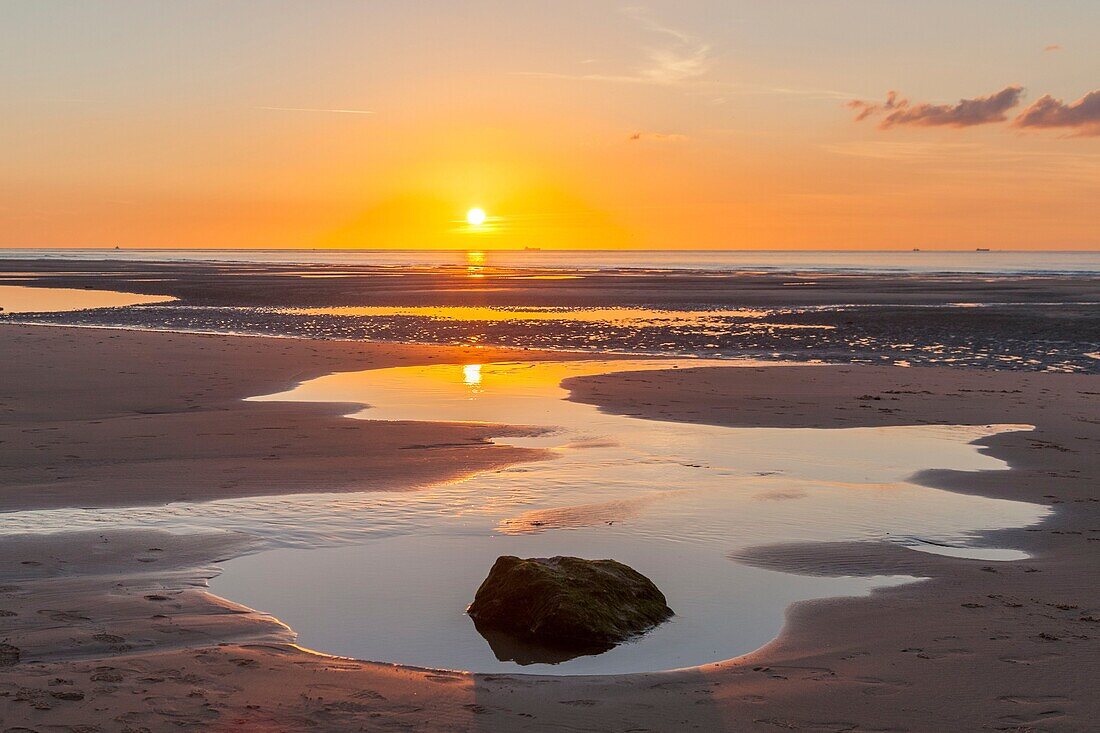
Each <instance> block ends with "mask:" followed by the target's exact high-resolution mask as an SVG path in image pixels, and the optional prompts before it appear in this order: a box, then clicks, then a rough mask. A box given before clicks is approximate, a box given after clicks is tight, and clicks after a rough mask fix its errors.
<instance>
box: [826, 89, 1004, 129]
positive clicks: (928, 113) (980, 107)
mask: <svg viewBox="0 0 1100 733" xmlns="http://www.w3.org/2000/svg"><path fill="white" fill-rule="evenodd" d="M1023 93H1024V89H1023V87H1020V86H1008V87H1005V88H1004V89H1002V90H1001V91H999V92H996V93H994V94H990V95H989V96H986V97H975V98H974V99H961V100H959V102H958V104H929V103H927V102H921V103H920V104H913V103H911V102H910V101H909V100H908V99H902V98H900V97H899V96H898V94H897V92H893V91H891V92H890V93H889V94H887V96H886V101H885V102H883V103H881V104H880V103H875V102H865V101H863V100H860V99H855V100H852V101H851V102H848V104H847V106H848V108H849V109H852V110H855V112H856V117H855V119H856V121H857V122H862V121H863V120H866V119H868V118H869V117H877V116H881V117H882V119H881V120H880V121H879V127H880V128H882V129H884V130H886V129H889V128H891V127H899V126H907V125H911V126H916V127H973V126H975V125H987V124H990V123H993V122H1004V121H1005V120H1007V119H1008V117H1007V115H1006V113H1007V112H1008V111H1009V110H1010V109H1012V108H1013V107H1015V106H1016V105H1017V104H1019V103H1020V99H1021V97H1022V96H1023Z"/></svg>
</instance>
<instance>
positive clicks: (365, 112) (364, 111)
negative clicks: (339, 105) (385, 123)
mask: <svg viewBox="0 0 1100 733" xmlns="http://www.w3.org/2000/svg"><path fill="white" fill-rule="evenodd" d="M256 109H268V110H274V111H276V112H330V113H332V114H341V115H372V114H374V112H372V111H370V110H369V109H323V108H317V107H257V108H256Z"/></svg>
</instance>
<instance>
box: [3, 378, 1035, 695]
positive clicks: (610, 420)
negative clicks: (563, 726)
mask: <svg viewBox="0 0 1100 733" xmlns="http://www.w3.org/2000/svg"><path fill="white" fill-rule="evenodd" d="M708 363H714V362H706V361H702V360H680V361H672V360H669V361H663V362H655V361H653V360H647V361H626V360H624V361H612V362H608V361H580V362H543V363H503V364H466V365H446V366H433V367H409V368H393V369H379V370H372V371H365V372H355V373H344V374H334V375H330V376H327V377H322V378H320V379H315V380H312V381H310V382H307V383H305V384H302V385H300V386H299V387H298V388H296V389H294V390H291V391H290V392H286V393H282V394H278V395H270V396H266V397H261V398H256V399H263V400H306V401H335V402H342V403H348V402H357V403H361V404H366V405H370V407H365V408H363V409H362V410H360V411H358V412H356V413H355V414H354V415H353V417H356V418H364V419H376V420H437V421H463V422H479V423H498V424H510V425H527V426H531V430H530V431H529V432H530V435H528V436H526V437H507V438H500V439H498V441H497V442H503V443H509V444H515V445H524V446H534V447H543V448H549V449H551V450H552V452H553V453H552V455H553V457H552V458H551V459H549V460H543V461H536V462H533V463H527V464H521V465H517V466H512V467H510V468H507V469H504V470H501V471H497V472H490V473H483V474H479V475H477V476H474V477H472V478H469V479H466V480H463V481H457V482H451V483H445V484H441V485H437V486H433V487H431V488H428V489H425V490H422V491H416V492H385V491H383V492H360V493H342V494H308V495H292V496H276V497H251V498H243V499H231V500H221V501H211V502H202V503H179V504H171V505H168V506H165V507H142V508H128V509H117V508H113V509H90V510H89V509H65V510H51V511H33V512H16V513H11V514H7V515H0V533H6V534H10V533H16V532H27V531H32V532H59V531H65V530H73V529H81V528H101V527H103V526H108V525H109V526H112V527H118V526H133V527H144V528H161V529H167V530H172V531H186V530H192V529H206V530H208V529H222V530H232V531H240V532H246V533H248V534H250V535H253V536H255V537H257V538H259V539H260V541H261V547H262V548H266V549H262V550H261V551H259V552H257V553H256V554H253V555H250V556H246V557H242V558H237V559H234V560H230V561H228V562H226V563H224V565H223V567H224V572H223V574H222V575H220V576H219V577H216V578H214V579H213V580H212V581H211V590H212V591H213V592H214V593H216V594H218V595H220V596H223V597H226V598H229V599H231V600H233V601H237V602H240V603H243V604H245V605H248V606H250V607H252V608H255V609H258V610H260V611H264V612H267V613H271V614H272V615H274V616H276V617H278V618H279V619H281V620H282V621H283V622H285V623H286V624H288V625H289V626H290V627H291V628H292V629H294V630H295V631H296V632H297V633H298V634H299V643H301V644H302V645H303V646H306V647H310V648H313V649H316V650H318V651H323V652H328V653H332V654H338V655H344V656H352V657H358V658H363V659H371V660H378V661H390V662H399V663H405V664H412V665H418V666H426V667H443V668H452V669H466V670H474V671H480V672H489V671H507V670H511V671H519V670H523V671H531V672H538V673H543V674H589V673H619V672H639V671H651V670H660V669H671V668H677V667H684V666H691V665H697V664H703V663H706V662H712V661H717V660H722V659H728V658H730V657H733V656H737V655H739V654H742V653H745V652H749V651H752V650H754V649H756V648H758V647H760V646H761V645H762V644H764V643H766V642H767V641H768V640H770V639H771V638H773V637H774V636H775V635H776V634H777V633H778V631H779V630H780V628H781V626H782V621H783V614H784V609H785V608H786V607H787V606H789V605H790V604H791V603H792V602H795V601H798V600H804V599H810V598H820V597H826V596H837V595H859V594H863V593H867V592H870V591H871V590H872V589H873V588H876V587H882V586H885V585H889V584H894V583H899V582H906V581H910V580H912V579H910V578H898V577H892V578H887V577H877V578H822V577H800V576H795V575H790V574H786V573H779V572H775V571H771V570H762V569H758V568H752V567H748V566H745V565H741V564H739V563H737V562H734V561H732V560H730V559H728V555H729V554H730V553H732V552H735V551H737V550H741V549H744V548H746V547H751V546H756V545H764V544H775V543H785V542H796V541H798V542H802V541H837V540H887V541H892V542H896V543H899V544H901V545H903V546H906V547H910V548H912V549H913V550H914V551H932V552H939V553H942V554H955V555H960V556H973V557H975V558H979V559H982V560H984V561H996V560H1009V559H1017V558H1018V557H1019V556H1021V553H1019V552H1018V551H1015V550H1011V549H1008V548H974V547H970V545H971V544H972V543H973V542H974V541H975V540H976V539H977V536H978V533H980V532H981V531H982V530H988V529H996V528H1001V527H1009V526H1024V525H1027V524H1031V523H1033V522H1035V521H1038V520H1039V519H1040V518H1041V517H1042V516H1043V515H1044V514H1045V513H1046V510H1045V509H1044V508H1042V507H1039V506H1036V505H1032V504H1024V503H1019V502H1011V501H1002V500H993V499H988V498H982V497H974V496H965V495H961V494H953V493H950V492H945V491H939V490H936V489H929V488H925V487H921V486H917V485H915V484H912V483H908V482H907V480H906V479H907V478H908V477H910V476H911V475H912V474H913V473H914V472H916V471H919V470H922V469H926V468H941V469H953V470H963V471H971V470H998V469H1004V468H1005V467H1006V466H1005V464H1004V463H1003V462H1001V461H999V460H997V459H994V458H992V457H990V456H987V455H984V454H983V453H981V452H979V450H978V449H977V448H976V447H975V446H973V445H971V444H970V442H971V441H973V440H975V439H977V438H980V437H982V436H987V435H991V434H993V433H996V432H1001V431H1004V430H1013V429H1028V426H1006V425H1000V426H981V427H944V426H912V427H889V428H854V429H838V430H814V429H776V428H724V427H715V426H707V425H692V424H685V423H671V422H661V421H654V420H642V419H637V418H631V417H625V416H618V415H609V414H604V413H601V412H600V411H599V410H598V409H596V408H595V407H593V406H590V405H584V404H580V403H575V402H570V401H567V400H565V399H563V398H564V397H565V396H566V392H565V390H564V389H563V388H562V387H561V386H560V383H561V381H562V380H563V379H566V378H569V377H574V376H582V375H585V374H600V373H606V372H611V371H628V370H631V371H644V370H652V369H655V368H669V367H676V368H680V367H687V366H700V365H704V364H708ZM720 363H721V364H722V365H723V366H727V367H728V368H747V367H746V366H730V362H720ZM635 376H636V378H640V379H646V377H645V375H644V374H638V375H635ZM418 449H421V450H431V447H430V446H423V447H420V448H418ZM368 478H369V477H368ZM501 554H516V555H520V556H548V555H554V554H568V555H578V556H581V557H589V558H603V557H610V558H614V559H617V560H619V561H622V562H625V563H627V564H629V565H631V566H633V567H634V568H636V569H637V570H639V571H640V572H642V573H644V574H645V575H647V576H648V577H650V578H651V579H652V580H653V581H654V582H655V583H656V584H657V585H658V587H660V588H661V589H662V590H663V591H664V593H665V594H666V596H667V597H668V601H669V605H670V606H671V607H672V608H673V609H674V610H675V611H676V614H677V615H676V617H675V618H674V619H673V620H672V621H671V622H669V623H666V624H664V625H662V626H661V627H659V628H658V629H656V630H655V631H653V632H651V633H649V634H647V635H646V636H644V637H642V638H640V639H638V640H635V641H633V642H630V643H627V644H624V645H621V646H619V647H617V648H616V649H614V650H612V651H610V652H607V653H605V654H600V655H597V656H581V657H578V658H574V659H571V660H565V661H562V660H561V659H560V658H554V657H552V656H547V654H546V650H533V649H530V648H525V647H517V646H515V645H512V646H510V647H509V646H507V645H505V646H501V642H500V640H499V639H494V644H496V647H495V648H496V652H498V653H499V656H500V657H503V659H501V658H498V655H497V653H495V652H494V647H492V646H490V644H489V643H488V642H487V641H486V639H484V638H483V637H482V636H481V635H480V634H479V633H478V632H477V630H476V629H475V628H474V626H473V624H472V622H471V621H470V619H469V618H468V617H467V616H466V615H465V613H464V611H465V608H466V606H467V604H468V603H469V602H470V601H471V600H472V598H473V594H474V591H475V590H476V589H477V586H478V585H479V584H480V582H481V580H482V579H483V578H484V576H485V574H486V573H487V572H488V570H489V568H490V567H491V565H492V563H493V561H494V560H495V559H496V557H497V556H499V555H501ZM515 659H518V660H520V662H523V663H524V664H523V666H520V664H519V663H518V662H517V661H510V660H515ZM551 660H553V661H557V662H559V663H557V664H551V663H550V661H551ZM532 662H534V663H532Z"/></svg>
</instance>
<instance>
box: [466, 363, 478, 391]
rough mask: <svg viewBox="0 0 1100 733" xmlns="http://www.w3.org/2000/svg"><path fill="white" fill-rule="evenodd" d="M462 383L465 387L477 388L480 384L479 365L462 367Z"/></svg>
mask: <svg viewBox="0 0 1100 733" xmlns="http://www.w3.org/2000/svg"><path fill="white" fill-rule="evenodd" d="M462 383H463V384H465V385H466V386H467V387H477V386H478V385H480V384H481V365H480V364H467V365H465V366H464V367H462Z"/></svg>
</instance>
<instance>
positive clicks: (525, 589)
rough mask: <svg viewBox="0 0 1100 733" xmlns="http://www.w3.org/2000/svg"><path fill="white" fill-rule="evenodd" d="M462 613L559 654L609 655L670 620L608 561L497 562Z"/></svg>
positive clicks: (646, 585)
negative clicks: (570, 650)
mask: <svg viewBox="0 0 1100 733" xmlns="http://www.w3.org/2000/svg"><path fill="white" fill-rule="evenodd" d="M467 613H469V614H470V616H471V617H472V618H473V619H474V621H475V622H476V623H477V625H478V627H479V628H482V627H487V628H494V629H499V630H502V631H506V632H509V633H512V634H515V635H517V636H519V637H520V638H526V639H531V640H537V641H540V642H542V643H548V644H554V645H556V646H561V647H592V646H602V647H605V648H610V647H611V646H614V645H615V644H618V643H619V642H622V641H625V640H626V639H629V638H630V637H632V636H637V635H638V634H642V633H645V632H646V631H648V630H650V629H652V628H653V627H654V626H657V625H658V624H660V623H661V622H663V621H667V620H668V619H669V618H670V617H671V616H672V615H673V614H672V609H671V608H669V607H668V605H667V603H666V601H665V596H664V594H663V593H661V591H660V590H658V589H657V586H655V585H654V584H653V582H652V581H650V580H649V578H647V577H645V576H644V575H642V574H641V573H639V572H638V571H637V570H634V569H633V568H631V567H629V566H627V565H623V564H622V563H621V562H616V561H615V560H584V559H582V558H579V557H550V558H527V559H523V558H518V557H514V556H512V555H502V556H501V557H498V558H497V561H496V563H494V564H493V568H492V570H490V571H489V576H488V577H487V578H485V581H484V582H483V583H482V584H481V587H480V588H478V589H477V594H476V595H475V596H474V602H473V603H472V604H470V607H469V608H468V609H467Z"/></svg>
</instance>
